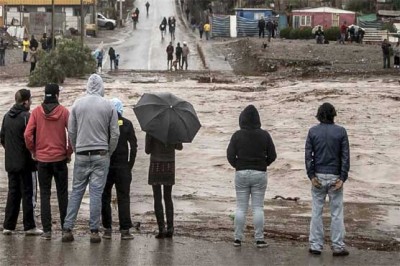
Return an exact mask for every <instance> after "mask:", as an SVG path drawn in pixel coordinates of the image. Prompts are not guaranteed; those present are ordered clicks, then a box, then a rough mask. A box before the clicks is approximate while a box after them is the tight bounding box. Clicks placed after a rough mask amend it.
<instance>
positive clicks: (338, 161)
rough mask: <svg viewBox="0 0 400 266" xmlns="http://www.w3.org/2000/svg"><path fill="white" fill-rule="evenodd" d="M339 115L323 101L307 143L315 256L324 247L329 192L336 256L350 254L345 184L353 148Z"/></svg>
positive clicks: (311, 235)
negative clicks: (344, 214) (336, 117)
mask: <svg viewBox="0 0 400 266" xmlns="http://www.w3.org/2000/svg"><path fill="white" fill-rule="evenodd" d="M335 116H336V110H335V107H333V105H332V104H330V103H324V104H322V105H321V106H320V107H319V108H318V112H317V119H318V121H319V122H320V124H318V125H316V126H313V127H312V128H311V129H310V130H309V131H308V136H307V140H306V145H305V146H306V147H305V164H306V169H307V175H308V178H310V181H311V184H312V186H311V195H312V217H311V225H310V237H309V241H310V249H309V252H310V253H311V254H314V255H320V254H321V251H322V248H323V246H324V226H323V221H322V211H323V208H324V203H325V198H326V196H327V195H328V197H329V205H330V211H331V230H330V231H331V232H330V234H331V241H332V250H333V256H347V255H349V252H348V251H347V250H346V248H345V244H344V242H343V239H344V235H345V228H344V217H343V183H344V182H345V181H346V180H347V177H348V173H349V170H350V148H349V140H348V137H347V132H346V129H344V128H343V127H341V126H338V125H336V124H335V122H334V118H335Z"/></svg>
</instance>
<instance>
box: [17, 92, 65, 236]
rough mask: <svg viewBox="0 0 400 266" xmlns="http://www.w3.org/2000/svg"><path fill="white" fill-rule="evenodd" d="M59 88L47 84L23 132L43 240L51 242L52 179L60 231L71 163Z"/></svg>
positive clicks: (63, 217)
mask: <svg viewBox="0 0 400 266" xmlns="http://www.w3.org/2000/svg"><path fill="white" fill-rule="evenodd" d="M59 95H60V87H59V86H58V85H57V84H47V85H46V87H45V89H44V101H43V103H42V104H41V105H40V106H38V107H36V108H35V109H34V110H33V111H32V115H31V117H30V118H29V123H28V126H27V127H26V130H25V134H24V137H25V143H26V146H27V148H28V149H29V151H30V152H31V154H32V157H33V158H34V159H35V160H36V161H37V162H38V177H39V187H40V211H41V213H40V216H41V219H42V225H43V230H44V233H43V234H42V238H43V239H46V240H50V239H51V235H52V224H53V223H52V218H51V206H50V196H51V186H52V185H51V183H52V179H53V177H54V181H55V183H56V189H57V199H58V209H59V212H60V221H61V223H60V227H61V228H60V229H62V226H63V224H64V219H65V215H66V214H67V206H68V167H67V163H69V162H70V161H71V154H72V147H71V145H70V142H69V141H68V137H67V133H66V131H67V129H68V128H67V127H68V118H69V111H68V109H67V108H65V107H64V106H62V105H60V103H59V101H58V99H59Z"/></svg>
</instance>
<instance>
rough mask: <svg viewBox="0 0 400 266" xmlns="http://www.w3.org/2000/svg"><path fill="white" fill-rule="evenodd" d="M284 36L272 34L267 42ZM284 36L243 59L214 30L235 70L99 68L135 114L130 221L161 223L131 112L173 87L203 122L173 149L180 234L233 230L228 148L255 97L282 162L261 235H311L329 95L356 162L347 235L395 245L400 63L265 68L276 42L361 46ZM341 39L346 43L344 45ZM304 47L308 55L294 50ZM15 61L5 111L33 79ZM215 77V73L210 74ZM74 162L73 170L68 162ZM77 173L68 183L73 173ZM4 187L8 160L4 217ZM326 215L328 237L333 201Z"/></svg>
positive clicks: (147, 227)
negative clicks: (319, 139) (321, 124)
mask: <svg viewBox="0 0 400 266" xmlns="http://www.w3.org/2000/svg"><path fill="white" fill-rule="evenodd" d="M242 41H244V42H250V44H249V43H248V44H247V45H248V46H247V48H248V47H249V46H254V47H256V46H258V45H260V44H261V43H262V40H258V39H255V40H242ZM279 42H281V41H279ZM277 43H278V41H277V42H276V43H273V44H272V45H271V47H272V48H271V49H273V47H274V45H277ZM282 43H284V44H285V45H286V49H280V48H279V49H278V48H276V52H274V54H273V55H272V54H270V56H269V57H268V56H267V55H265V56H266V57H265V59H259V58H260V56H259V55H258V53H261V51H260V50H261V49H257V50H254V53H253V52H250V53H247V54H246V59H245V61H240V60H238V58H241V57H239V56H238V55H239V54H240V53H246V50H249V49H247V48H246V46H244V45H240V47H241V49H238V48H237V46H238V44H239V43H238V42H228V41H225V40H217V41H215V49H216V50H219V49H220V51H221V54H223V53H227V54H226V55H227V56H228V58H227V60H231V61H232V62H231V63H232V65H233V66H234V69H235V72H222V71H221V72H211V73H210V72H208V71H205V72H203V71H198V72H191V71H188V72H151V71H150V72H143V71H123V70H121V71H119V72H109V73H104V74H103V78H104V80H105V82H106V84H105V87H106V96H105V97H106V98H108V99H111V98H113V97H119V98H120V99H121V100H122V101H123V102H124V103H125V112H124V114H125V116H126V117H127V118H128V119H130V120H131V121H132V122H133V124H134V126H135V129H136V134H137V137H138V145H139V150H138V156H137V160H136V164H135V167H134V170H133V182H132V189H131V202H132V203H131V204H132V214H133V219H134V221H135V222H141V227H140V232H141V233H142V234H147V233H152V232H153V231H154V230H155V228H156V223H155V217H154V212H153V207H152V204H153V201H152V191H151V187H150V186H149V185H147V169H148V165H149V157H148V156H147V155H145V153H144V136H145V134H144V132H142V131H141V130H140V127H139V124H138V122H137V119H136V117H135V116H134V114H133V111H132V107H133V106H134V104H135V103H136V102H137V101H138V100H139V98H140V96H141V95H142V94H143V93H145V92H160V91H168V92H172V93H174V94H176V95H177V96H179V97H181V98H183V99H186V100H188V101H190V102H191V103H192V104H193V105H194V107H195V109H196V111H197V113H198V116H199V118H200V121H201V123H202V128H201V129H200V131H199V133H198V135H197V136H196V138H195V140H194V142H193V143H191V144H186V145H184V149H183V151H181V152H178V153H177V157H176V165H177V169H176V172H177V182H176V186H174V190H173V194H174V201H175V211H176V233H177V234H178V235H183V236H190V237H196V238H205V239H213V240H223V241H231V240H232V234H233V219H232V218H233V215H234V211H235V191H234V183H233V175H234V171H233V169H232V168H231V167H230V166H229V164H228V162H227V160H226V148H227V145H228V142H229V139H230V137H231V135H232V134H233V133H234V132H235V130H237V129H238V127H239V126H238V117H239V114H240V112H241V111H242V110H243V108H244V107H246V106H247V105H248V104H254V105H255V106H256V107H257V108H258V109H259V112H260V116H261V120H262V127H263V128H264V129H267V130H268V131H269V132H270V133H271V135H272V138H273V140H274V142H275V145H276V149H277V153H278V159H277V161H276V162H274V163H273V164H272V165H271V167H270V168H269V169H268V189H267V194H266V201H265V217H266V227H265V230H266V231H265V232H266V236H267V238H274V239H276V240H278V241H288V243H293V244H295V245H298V244H304V245H306V244H307V241H308V226H309V219H310V212H311V211H310V207H311V206H310V198H311V197H310V188H311V187H310V182H309V180H308V179H307V177H306V173H305V169H304V144H305V138H306V135H307V131H308V128H309V127H310V126H312V125H314V124H316V123H317V120H316V119H315V117H314V116H315V114H316V110H317V108H318V106H319V105H320V104H321V103H323V102H325V101H329V102H331V103H333V104H334V105H335V107H336V108H337V111H338V117H337V123H338V124H341V125H344V126H345V127H346V128H347V130H348V135H349V138H350V147H351V171H350V174H349V180H348V182H346V183H345V224H346V230H347V236H346V241H347V243H348V244H349V245H352V246H356V247H359V248H365V249H370V248H371V249H378V250H400V243H399V241H400V235H399V232H400V193H399V191H400V190H399V189H400V181H399V180H400V179H399V174H398V173H399V171H400V167H399V165H398V162H399V159H400V153H399V145H400V144H399V142H398V140H399V137H400V131H399V127H400V125H399V123H398V119H397V116H398V113H399V111H400V104H399V99H400V94H399V90H398V89H399V80H398V73H396V72H395V70H389V71H387V72H383V73H382V74H381V72H380V71H381V70H380V63H376V64H372V65H373V66H371V68H370V69H369V70H368V71H365V66H370V65H369V64H366V65H365V66H364V65H362V64H349V65H348V66H347V68H346V67H345V66H344V65H342V67H337V68H334V69H332V65H330V67H329V64H326V63H324V62H325V61H324V60H320V63H309V60H308V59H301V60H300V59H299V60H300V61H307V64H305V65H296V66H291V67H290V66H289V65H285V62H286V61H289V59H285V60H280V61H279V60H278V61H276V60H275V59H274V60H275V61H274V62H275V63H276V62H278V63H276V65H277V67H278V69H279V70H278V71H275V72H266V71H265V69H263V71H260V66H261V65H263V64H264V63H263V62H267V61H268V62H269V61H271V60H273V58H272V57H273V56H277V53H280V57H281V58H283V57H284V56H285V55H286V54H287V53H289V52H288V51H293V50H295V49H300V50H301V49H303V50H304V51H305V50H307V49H314V50H313V51H314V52H317V51H319V49H322V47H326V50H324V51H325V53H328V52H331V53H334V54H333V55H330V56H331V57H338V59H337V60H338V61H340V62H344V60H345V59H346V60H347V56H346V55H348V54H353V53H354V49H356V48H354V47H355V46H354V47H353V45H352V46H350V45H349V46H339V45H336V44H330V45H329V47H334V48H335V49H334V48H331V49H329V48H328V46H321V45H320V46H317V45H314V44H313V43H310V42H302V43H300V42H289V41H287V42H284V41H282ZM300 44H302V45H303V46H301V45H300ZM300 46H301V47H300ZM221 47H225V48H223V49H221ZM227 47H229V49H228V48H227ZM276 47H278V46H276ZM310 47H311V48H310ZM359 47H361V48H362V49H363V51H364V49H365V51H364V52H363V56H365V57H367V56H369V59H368V60H370V62H375V59H376V60H378V59H379V60H380V59H381V58H380V56H378V55H380V53H381V52H380V50H379V49H380V48H379V47H377V46H359ZM359 47H358V46H357V49H358V48H359ZM250 50H251V49H250ZM343 50H345V51H347V52H343V53H341V54H338V51H343ZM251 51H253V50H251ZM374 51H375V52H374ZM205 53H206V51H205ZM377 54H378V55H377ZM298 56H299V57H300V56H301V54H300V53H298ZM257 60H258V61H257ZM349 61H350V62H352V61H354V60H349ZM248 62H253V64H252V65H256V66H254V67H255V69H258V71H257V74H260V75H259V76H244V75H241V74H243V73H244V72H245V71H244V69H248V67H245V66H246V64H247V66H249V63H248ZM254 62H259V63H257V64H256V63H254ZM321 62H322V63H321ZM346 62H347V61H346ZM379 62H380V61H379ZM315 65H317V66H315ZM355 65H357V66H358V72H359V73H363V74H362V75H355V74H354V73H357V71H356V70H355V69H354V66H355ZM334 66H335V64H334ZM13 67H15V68H17V66H11V67H10V68H9V69H12V68H13ZM261 69H262V68H261ZM10 71H11V70H7V71H5V70H4V69H2V68H0V78H1V79H2V85H1V87H0V90H1V94H2V97H1V98H0V103H1V104H0V114H2V115H3V114H4V113H5V112H6V111H7V110H8V109H9V108H10V107H11V106H12V104H13V98H14V93H15V90H16V89H17V88H22V87H25V86H26V83H27V79H26V78H24V77H19V78H18V77H17V78H10V76H12V75H13V72H12V71H11V72H10ZM14 71H15V70H14ZM364 72H365V73H364ZM285 73H286V74H285ZM293 73H294V74H293ZM309 73H311V76H310V75H309ZM332 73H334V74H332ZM346 73H349V74H346ZM352 73H353V74H352ZM383 74H384V75H383ZM304 76H307V78H305V77H304ZM210 77H212V81H213V82H208V81H209V78H210ZM204 81H206V82H204ZM85 82H86V80H85V79H67V80H66V82H65V84H63V87H64V89H63V91H62V94H61V99H60V100H61V103H62V104H64V105H65V106H67V107H70V106H71V105H72V103H73V101H74V100H75V99H76V98H77V97H79V96H81V95H83V93H84V90H85ZM42 91H43V89H42V88H32V92H33V95H34V97H33V107H35V106H37V105H39V104H40V102H41V100H42V96H43V92H42ZM0 160H1V161H3V160H4V150H3V149H1V150H0ZM70 170H71V171H70V173H72V164H71V165H70ZM70 180H71V182H70V185H71V183H72V174H71V175H70ZM6 192H7V177H6V172H5V170H4V164H0V220H3V215H4V207H5V198H6ZM276 196H282V197H284V198H287V197H292V198H294V197H299V198H300V200H298V201H291V200H282V199H274V198H275V197H276ZM53 199H54V204H53V213H54V214H56V213H58V211H57V207H56V206H57V205H56V201H55V193H54V195H53ZM88 203H89V201H88V198H87V197H85V199H84V202H83V203H82V207H81V212H80V213H79V216H78V221H77V229H78V232H80V233H82V234H84V233H85V232H86V231H87V224H88V208H89V205H88ZM37 213H38V214H39V211H37ZM115 214H116V211H114V218H115V219H114V221H117V218H116V216H115ZM249 214H250V213H249ZM55 217H57V216H56V215H54V218H55ZM38 218H40V217H39V216H38ZM250 218H251V215H250V216H249V219H248V226H247V229H248V230H247V239H251V232H252V225H251V219H250ZM325 218H326V220H325V221H326V222H325V227H326V230H327V232H328V233H327V237H326V238H327V240H328V238H329V223H328V222H329V215H328V208H326V213H325ZM39 220H40V219H39ZM54 222H55V227H56V228H59V224H58V220H57V219H54ZM39 224H40V222H39ZM115 228H117V223H115Z"/></svg>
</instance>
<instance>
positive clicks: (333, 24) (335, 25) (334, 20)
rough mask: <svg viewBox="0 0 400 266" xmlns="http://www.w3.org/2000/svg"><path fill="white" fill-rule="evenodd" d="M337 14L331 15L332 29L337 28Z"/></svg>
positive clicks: (338, 16)
mask: <svg viewBox="0 0 400 266" xmlns="http://www.w3.org/2000/svg"><path fill="white" fill-rule="evenodd" d="M339 18H340V15H339V14H332V27H339Z"/></svg>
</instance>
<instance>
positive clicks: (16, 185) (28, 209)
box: [0, 89, 43, 235]
mask: <svg viewBox="0 0 400 266" xmlns="http://www.w3.org/2000/svg"><path fill="white" fill-rule="evenodd" d="M31 103H32V101H31V92H30V91H29V90H26V89H21V90H19V91H17V92H16V93H15V104H14V106H13V107H12V108H11V109H10V110H9V111H8V112H7V113H6V114H5V115H4V118H3V123H2V126H1V132H0V140H1V145H2V146H3V148H4V150H5V155H4V158H5V170H6V171H7V175H8V196H7V203H6V207H5V215H4V224H3V234H4V235H11V234H13V233H14V231H15V227H16V225H17V221H18V215H19V210H20V205H21V200H22V211H23V224H24V231H25V235H41V234H42V233H43V231H42V230H39V229H37V228H36V223H35V217H34V206H35V205H36V203H35V197H36V192H35V191H36V176H33V175H32V171H35V170H36V167H35V163H34V161H33V159H32V157H31V153H30V152H29V150H28V149H27V148H26V146H25V141H24V132H25V129H26V126H27V124H28V121H29V116H30V114H29V109H30V106H31Z"/></svg>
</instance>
